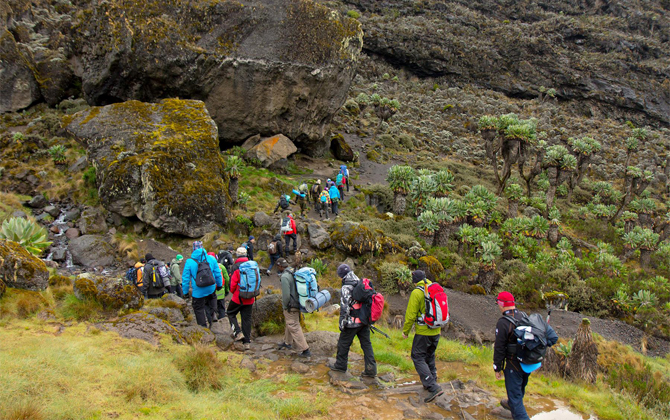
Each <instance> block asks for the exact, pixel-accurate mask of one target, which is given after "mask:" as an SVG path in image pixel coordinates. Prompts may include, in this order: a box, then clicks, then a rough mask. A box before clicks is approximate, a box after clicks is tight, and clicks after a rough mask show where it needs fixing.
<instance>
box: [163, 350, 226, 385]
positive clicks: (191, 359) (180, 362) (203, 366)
mask: <svg viewBox="0 0 670 420" xmlns="http://www.w3.org/2000/svg"><path fill="white" fill-rule="evenodd" d="M175 364H176V365H177V368H178V369H179V370H180V371H181V373H182V374H183V375H184V378H185V379H186V385H188V388H189V389H190V390H191V391H193V392H198V391H201V390H207V389H221V380H220V377H221V375H222V373H223V372H222V371H223V363H221V361H220V360H219V359H218V358H217V356H216V353H215V352H214V350H212V349H211V348H209V347H203V346H195V347H193V348H191V349H190V350H189V351H187V352H186V354H184V357H183V358H181V359H176V360H175Z"/></svg>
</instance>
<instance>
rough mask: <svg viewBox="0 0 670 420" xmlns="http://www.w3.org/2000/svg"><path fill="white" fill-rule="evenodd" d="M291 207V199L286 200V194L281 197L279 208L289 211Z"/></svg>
mask: <svg viewBox="0 0 670 420" xmlns="http://www.w3.org/2000/svg"><path fill="white" fill-rule="evenodd" d="M288 206H289V199H288V198H286V196H285V195H284V194H282V195H281V197H279V207H281V208H282V209H283V210H286V209H288Z"/></svg>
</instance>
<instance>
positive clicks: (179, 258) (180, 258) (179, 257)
mask: <svg viewBox="0 0 670 420" xmlns="http://www.w3.org/2000/svg"><path fill="white" fill-rule="evenodd" d="M175 259H176V260H177V261H181V260H183V259H184V257H183V256H182V255H181V254H177V256H176V257H175Z"/></svg>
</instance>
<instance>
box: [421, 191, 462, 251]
mask: <svg viewBox="0 0 670 420" xmlns="http://www.w3.org/2000/svg"><path fill="white" fill-rule="evenodd" d="M426 210H430V211H432V212H433V213H435V214H436V215H437V218H438V224H439V228H438V232H437V236H436V240H435V242H436V245H437V246H447V242H448V241H449V237H450V236H451V232H452V226H453V223H454V221H455V218H454V214H455V211H456V202H455V201H454V200H452V199H450V198H446V197H439V198H436V197H430V198H429V199H428V200H426Z"/></svg>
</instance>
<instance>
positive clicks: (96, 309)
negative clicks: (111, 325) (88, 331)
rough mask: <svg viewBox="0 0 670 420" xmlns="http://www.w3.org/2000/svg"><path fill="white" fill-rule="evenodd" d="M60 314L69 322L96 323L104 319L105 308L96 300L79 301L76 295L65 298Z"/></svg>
mask: <svg viewBox="0 0 670 420" xmlns="http://www.w3.org/2000/svg"><path fill="white" fill-rule="evenodd" d="M58 313H59V314H60V316H61V317H63V318H65V319H67V320H75V321H96V320H98V319H101V318H102V315H103V308H102V305H100V303H98V302H97V301H96V300H93V299H84V300H79V299H77V298H76V297H75V295H72V294H68V295H65V296H64V300H63V302H62V305H61V306H60V308H59V310H58Z"/></svg>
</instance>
